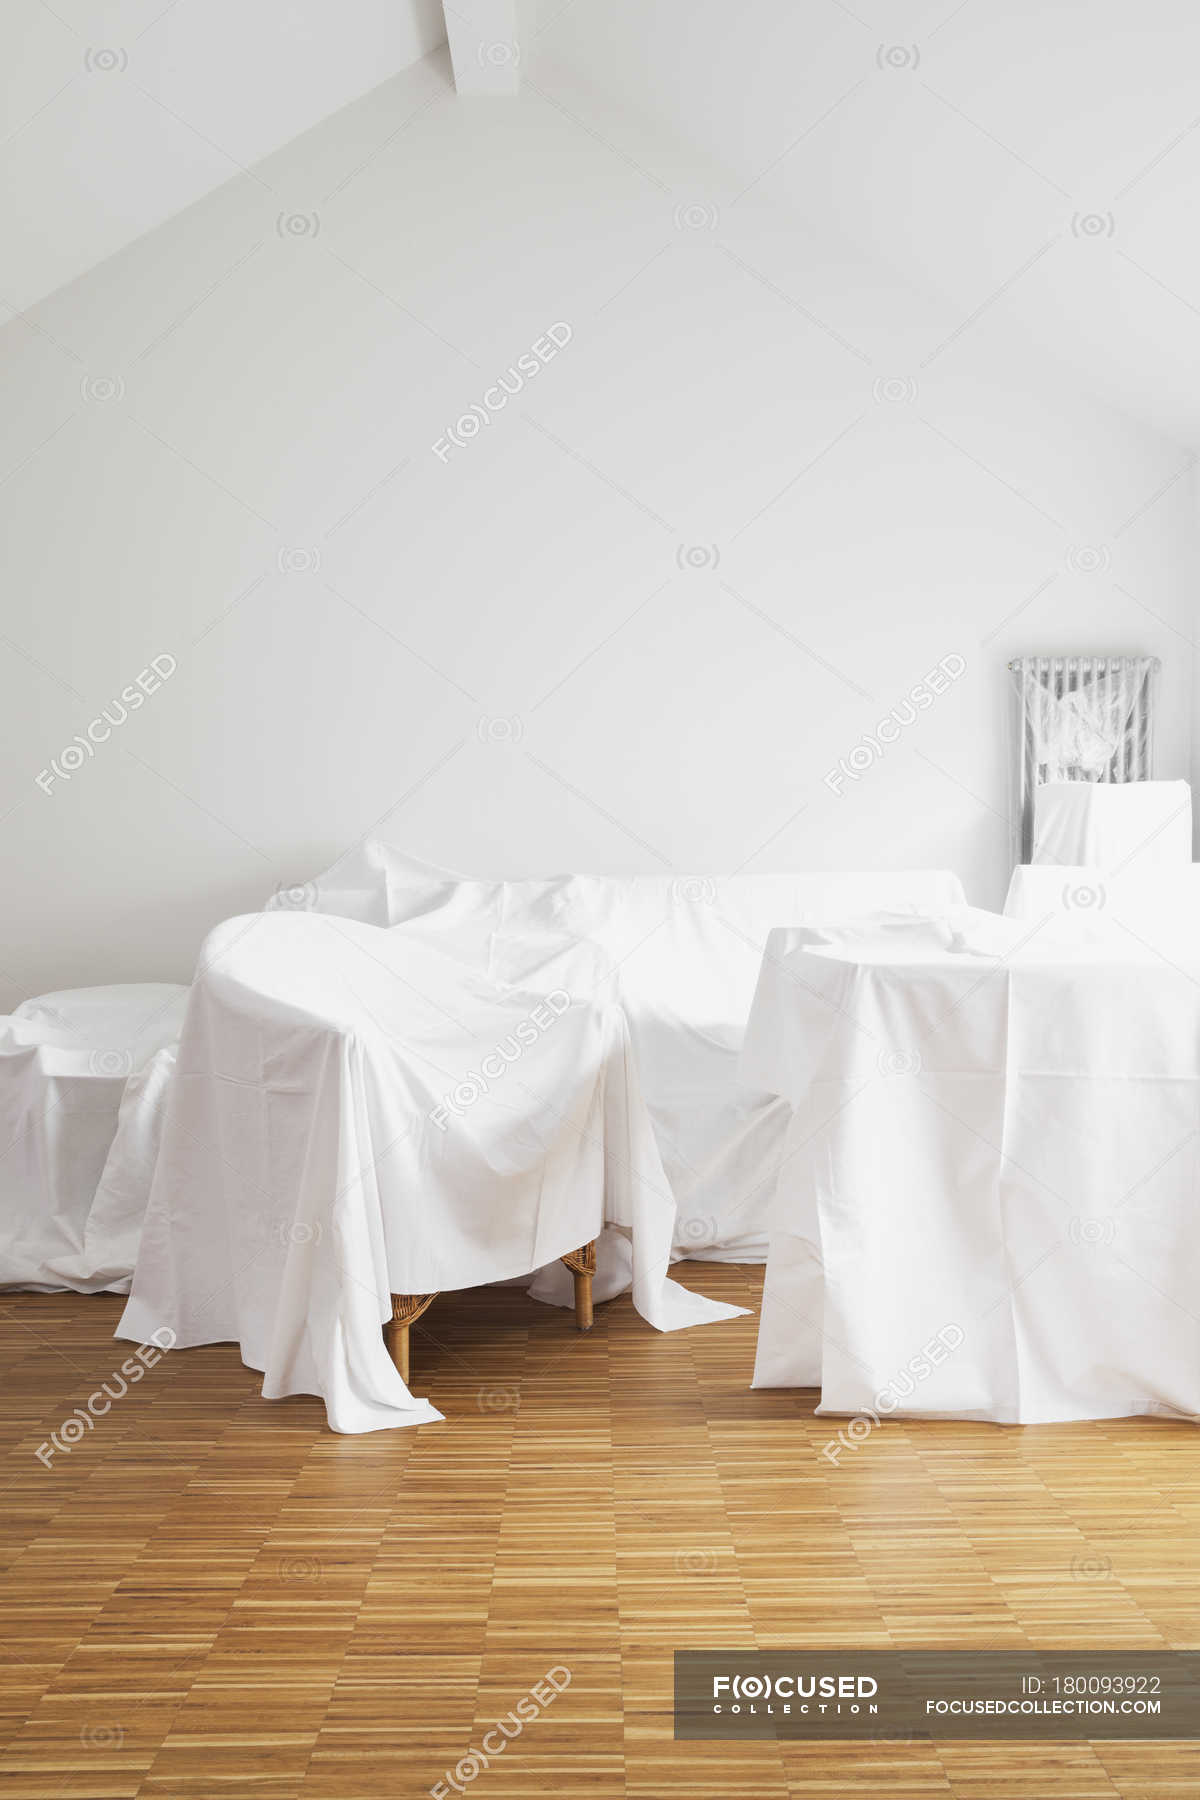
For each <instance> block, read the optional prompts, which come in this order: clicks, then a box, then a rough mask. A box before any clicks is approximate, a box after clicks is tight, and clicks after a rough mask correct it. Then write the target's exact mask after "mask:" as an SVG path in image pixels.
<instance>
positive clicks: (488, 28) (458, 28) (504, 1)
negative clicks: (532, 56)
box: [442, 0, 533, 97]
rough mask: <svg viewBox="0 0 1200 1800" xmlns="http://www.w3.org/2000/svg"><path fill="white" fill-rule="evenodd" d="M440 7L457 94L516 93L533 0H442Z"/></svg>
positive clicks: (487, 94) (519, 85)
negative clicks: (441, 8)
mask: <svg viewBox="0 0 1200 1800" xmlns="http://www.w3.org/2000/svg"><path fill="white" fill-rule="evenodd" d="M442 6H443V10H444V11H445V14H446V41H447V43H448V44H449V45H450V61H451V63H452V65H453V67H454V85H455V87H456V88H457V89H458V91H459V93H460V94H464V95H468V94H469V95H485V96H491V97H495V96H503V95H512V94H516V93H519V92H520V87H521V63H522V60H523V58H524V55H525V53H526V50H527V47H528V45H527V39H528V38H529V37H531V36H532V12H533V3H532V0H442Z"/></svg>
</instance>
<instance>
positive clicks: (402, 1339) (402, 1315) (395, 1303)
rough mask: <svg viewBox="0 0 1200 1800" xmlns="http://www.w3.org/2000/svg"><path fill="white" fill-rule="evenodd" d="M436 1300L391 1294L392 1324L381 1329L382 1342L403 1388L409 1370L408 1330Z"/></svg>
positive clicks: (406, 1383)
mask: <svg viewBox="0 0 1200 1800" xmlns="http://www.w3.org/2000/svg"><path fill="white" fill-rule="evenodd" d="M436 1299H437V1295H436V1294H393V1295H392V1322H391V1324H390V1325H385V1326H384V1328H383V1341H384V1343H385V1344H386V1345H387V1348H388V1355H389V1356H390V1357H391V1359H392V1361H393V1362H394V1363H395V1365H396V1369H397V1372H398V1374H399V1376H400V1379H401V1381H402V1382H403V1383H404V1385H405V1387H407V1386H408V1378H409V1373H410V1369H411V1363H410V1359H409V1347H408V1328H409V1326H410V1325H412V1324H414V1323H415V1321H416V1320H417V1319H419V1318H420V1317H421V1314H422V1313H423V1312H424V1311H425V1310H426V1309H427V1308H428V1307H430V1306H432V1304H433V1302H434V1301H435V1300H436Z"/></svg>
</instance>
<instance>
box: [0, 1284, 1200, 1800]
mask: <svg viewBox="0 0 1200 1800" xmlns="http://www.w3.org/2000/svg"><path fill="white" fill-rule="evenodd" d="M677 1273H679V1274H680V1275H681V1276H682V1278H683V1279H684V1280H686V1281H687V1282H688V1283H689V1285H691V1286H694V1287H697V1288H699V1289H700V1290H701V1291H703V1292H706V1293H709V1294H711V1295H714V1296H716V1297H719V1298H723V1299H729V1300H735V1301H740V1302H743V1303H745V1304H748V1305H751V1306H754V1305H755V1304H756V1301H757V1296H758V1292H759V1288H760V1284H761V1271H759V1270H755V1269H745V1268H736V1267H729V1266H715V1265H688V1266H686V1267H685V1268H684V1269H682V1270H680V1271H677ZM120 1305H121V1302H120V1301H119V1300H116V1299H113V1298H111V1297H100V1298H94V1299H86V1298H80V1297H77V1296H72V1295H66V1296H46V1295H34V1294H20V1295H12V1294H10V1295H5V1296H3V1297H2V1298H0V1340H2V1348H3V1356H4V1365H3V1366H4V1381H3V1390H2V1393H0V1414H2V1419H3V1439H4V1441H3V1446H2V1449H3V1460H2V1463H0V1519H2V1526H3V1557H2V1561H3V1587H2V1589H0V1592H2V1595H3V1612H2V1620H3V1645H2V1650H0V1656H2V1660H3V1663H4V1665H5V1676H4V1687H3V1693H2V1695H0V1707H2V1713H3V1728H4V1743H5V1745H6V1748H5V1749H4V1751H3V1753H2V1754H0V1795H2V1796H6V1797H11V1800H24V1797H25V1796H30V1797H32V1796H38V1797H39V1800H40V1797H43V1796H71V1797H72V1800H108V1797H110V1796H111V1797H112V1800H134V1797H135V1796H138V1797H144V1800H152V1797H154V1800H191V1797H193V1796H194V1797H196V1800H201V1797H202V1800H214V1796H227V1797H229V1800H239V1797H241V1796H245V1797H246V1800H251V1797H253V1800H264V1797H268V1796H269V1797H271V1800H295V1797H297V1796H301V1795H303V1796H304V1797H305V1800H408V1797H409V1796H420V1795H427V1794H428V1793H429V1791H430V1790H431V1789H434V1788H435V1787H436V1786H437V1784H438V1782H439V1781H441V1782H445V1781H446V1774H447V1771H449V1772H450V1773H451V1774H454V1773H455V1771H456V1770H457V1779H458V1781H459V1784H460V1786H461V1787H462V1788H464V1789H465V1790H467V1791H469V1792H471V1793H472V1795H473V1796H475V1797H476V1800H518V1797H520V1800H531V1797H533V1796H536V1797H537V1800H546V1797H547V1796H553V1797H554V1800H574V1797H575V1796H585V1795H586V1796H589V1797H590V1800H610V1797H611V1800H618V1797H619V1796H624V1795H628V1796H630V1797H634V1796H636V1797H637V1800H669V1797H671V1796H678V1797H679V1800H707V1797H708V1796H712V1797H713V1800H717V1797H720V1800H731V1797H732V1800H740V1797H742V1796H745V1797H746V1800H774V1797H775V1796H779V1797H781V1800H782V1797H789V1796H790V1797H792V1800H835V1797H836V1800H842V1797H845V1800H857V1797H859V1796H861V1797H862V1800H876V1797H877V1796H879V1795H880V1794H883V1793H887V1794H888V1795H889V1796H891V1797H894V1800H907V1797H908V1796H922V1797H923V1796H943V1795H945V1796H950V1795H958V1796H962V1797H963V1800H984V1796H1005V1797H1008V1800H1030V1797H1037V1800H1041V1797H1042V1796H1048V1795H1051V1794H1053V1795H1054V1796H1055V1800H1070V1797H1072V1796H1079V1797H1081V1800H1082V1797H1084V1796H1087V1797H1089V1800H1090V1797H1091V1796H1097V1797H1099V1796H1112V1795H1122V1796H1126V1797H1128V1800H1167V1797H1168V1796H1172V1797H1175V1796H1184V1795H1188V1796H1194V1795H1195V1794H1197V1793H1198V1792H1200V1747H1193V1746H1188V1745H1173V1744H1159V1745H1153V1744H1146V1745H1140V1746H1139V1745H1136V1744H1113V1743H1105V1742H1099V1743H1096V1744H1094V1745H1093V1744H1088V1743H1077V1744H1072V1743H1065V1744H1058V1745H1054V1746H1037V1745H1024V1746H1022V1745H1015V1746H1014V1745H1004V1746H1001V1745H995V1744H988V1743H979V1744H957V1745H947V1744H930V1743H921V1742H913V1743H908V1744H897V1743H888V1744H878V1745H867V1746H861V1745H860V1746H854V1745H837V1744H828V1745H821V1746H816V1747H811V1746H796V1745H792V1746H782V1747H777V1746H775V1745H765V1744H764V1745H753V1746H738V1745H731V1744H722V1743H714V1744H685V1743H680V1744H677V1743H675V1742H674V1741H673V1739H672V1735H671V1713H670V1700H671V1654H672V1651H673V1650H674V1649H675V1648H676V1647H687V1646H694V1647H702V1646H713V1647H716V1646H725V1647H737V1648H753V1647H755V1646H759V1647H773V1646H776V1647H783V1646H802V1645H823V1646H862V1647H873V1646H880V1647H885V1646H917V1645H928V1646H934V1647H943V1646H948V1645H961V1646H963V1647H972V1648H985V1647H997V1648H1000V1647H1009V1646H1020V1645H1023V1644H1029V1645H1043V1646H1062V1647H1084V1646H1090V1647H1109V1646H1113V1647H1118V1648H1128V1649H1149V1648H1161V1647H1162V1646H1164V1645H1167V1646H1172V1647H1179V1648H1182V1647H1193V1646H1197V1645H1200V1481H1198V1479H1197V1476H1198V1474H1200V1437H1198V1436H1197V1434H1196V1432H1195V1430H1194V1429H1193V1428H1192V1427H1190V1426H1187V1425H1184V1424H1178V1423H1171V1422H1166V1421H1160V1420H1150V1419H1136V1420H1125V1421H1116V1422H1112V1423H1104V1424H1087V1425H1073V1426H1062V1427H1037V1428H1030V1429H1023V1430H1022V1429H1015V1428H1002V1427H997V1426H988V1425H977V1424H968V1423H954V1424H950V1423H947V1424H929V1423H905V1422H904V1421H894V1422H888V1423H885V1424H884V1425H883V1426H882V1427H880V1428H879V1429H878V1430H876V1431H874V1432H873V1433H872V1434H871V1436H870V1437H869V1438H868V1439H867V1441H866V1442H865V1443H864V1445H863V1446H862V1448H860V1449H859V1450H857V1451H855V1452H854V1453H852V1454H849V1455H847V1456H844V1457H843V1458H842V1459H841V1462H840V1465H839V1466H837V1467H833V1466H832V1465H831V1464H830V1463H829V1462H828V1461H826V1460H825V1459H824V1458H822V1456H821V1454H820V1449H821V1446H822V1445H823V1444H824V1443H826V1442H827V1441H828V1439H829V1437H830V1435H831V1429H832V1428H831V1424H830V1422H829V1421H825V1420H820V1419H817V1418H815V1417H814V1413H813V1407H814V1400H815V1396H813V1395H812V1394H810V1393H769V1394H768V1393H757V1394H756V1393H752V1392H751V1391H750V1388H749V1386H748V1382H749V1378H750V1370H751V1365H752V1361H753V1349H754V1333H755V1326H756V1321H755V1319H754V1318H750V1319H744V1320H738V1321H736V1322H734V1323H731V1324H720V1325H713V1326H709V1327H706V1328H703V1329H698V1330H692V1331H685V1332H679V1333H676V1334H674V1335H672V1336H669V1337H662V1336H659V1335H658V1334H657V1333H655V1332H653V1331H651V1330H650V1329H649V1328H648V1327H647V1326H646V1325H644V1324H643V1323H642V1321H641V1320H639V1319H638V1318H637V1316H636V1314H635V1313H634V1312H633V1310H632V1308H631V1306H630V1304H629V1301H628V1299H621V1300H618V1301H615V1302H613V1303H611V1304H609V1305H607V1306H602V1307H598V1308H597V1314H596V1328H595V1330H594V1331H593V1332H592V1333H591V1334H590V1336H588V1337H581V1336H579V1335H578V1334H577V1333H576V1332H575V1330H574V1328H573V1325H572V1321H571V1316H570V1314H568V1313H559V1312H557V1311H555V1310H552V1309H549V1308H546V1307H542V1306H538V1305H537V1304H536V1303H534V1302H533V1301H530V1300H529V1299H528V1298H527V1297H526V1296H525V1295H524V1294H523V1293H521V1292H520V1291H519V1290H512V1289H490V1290H483V1291H479V1292H474V1293H469V1294H460V1295H449V1296H446V1297H444V1298H443V1299H442V1300H440V1301H439V1302H438V1304H437V1305H436V1306H435V1307H434V1308H433V1310H432V1311H431V1312H430V1313H429V1314H428V1315H427V1316H426V1318H425V1319H423V1320H422V1321H421V1323H420V1325H419V1326H418V1327H416V1328H415V1330H414V1387H415V1389H416V1391H417V1392H418V1393H422V1394H429V1395H430V1397H431V1398H432V1399H433V1400H434V1401H435V1402H436V1404H437V1405H438V1406H439V1407H440V1408H441V1409H443V1410H444V1411H445V1413H446V1415H447V1418H446V1422H445V1423H444V1424H442V1425H435V1426H422V1427H421V1428H420V1429H418V1430H412V1431H395V1432H382V1433H378V1434H376V1435H373V1436H368V1437H359V1438H347V1437H336V1436H334V1434H333V1433H331V1432H330V1431H328V1430H327V1429H326V1426H325V1422H324V1415H323V1411H322V1408H321V1406H320V1404H319V1403H318V1402H317V1401H316V1400H309V1399H293V1400H288V1401H279V1402H273V1403H270V1404H266V1403H264V1402H263V1401H261V1400H259V1399H258V1398H257V1377H256V1376H254V1375H253V1374H252V1373H251V1372H250V1371H248V1370H246V1369H244V1368H243V1367H242V1366H241V1363H240V1361H239V1360H238V1356H237V1353H236V1352H235V1351H234V1350H233V1349H231V1348H228V1347H216V1348H212V1349H204V1350H189V1351H184V1352H176V1353H174V1354H172V1355H170V1356H168V1357H167V1358H166V1359H165V1360H164V1361H163V1362H162V1363H161V1364H159V1365H158V1366H157V1367H156V1368H154V1369H153V1370H151V1371H149V1372H148V1373H147V1375H146V1377H145V1378H144V1380H143V1381H142V1382H141V1383H140V1384H139V1385H138V1386H137V1387H136V1388H134V1389H132V1390H131V1392H130V1394H129V1395H128V1396H127V1397H126V1398H125V1399H124V1400H123V1401H121V1402H120V1403H119V1404H118V1405H116V1406H114V1407H113V1410H112V1411H111V1413H109V1414H108V1415H107V1416H106V1417H104V1418H102V1419H100V1420H98V1421H97V1423H96V1426H95V1429H94V1430H93V1431H90V1432H88V1433H87V1434H86V1436H85V1437H84V1439H83V1441H82V1442H81V1443H80V1444H79V1445H78V1446H77V1447H76V1448H74V1449H73V1450H71V1451H70V1453H69V1454H66V1455H60V1456H56V1457H55V1459H54V1461H53V1464H52V1466H51V1467H50V1468H49V1469H47V1468H45V1467H44V1466H43V1465H42V1463H41V1462H40V1461H39V1460H38V1459H37V1457H36V1456H35V1450H36V1448H37V1446H38V1445H39V1444H40V1443H42V1442H44V1441H45V1440H46V1439H47V1438H48V1435H49V1433H50V1432H51V1431H52V1430H53V1429H55V1427H56V1426H57V1425H58V1424H59V1422H60V1421H61V1420H62V1419H63V1418H64V1417H65V1416H66V1415H67V1414H68V1413H70V1412H71V1411H72V1409H73V1408H74V1407H75V1406H77V1405H78V1404H79V1403H80V1401H81V1400H82V1399H83V1397H84V1396H86V1395H87V1394H88V1393H89V1392H90V1391H92V1390H94V1389H95V1387H96V1386H97V1384H98V1383H99V1381H100V1380H101V1379H103V1378H104V1377H106V1376H108V1375H110V1374H111V1372H112V1371H113V1370H114V1369H115V1368H116V1367H117V1365H118V1364H119V1362H120V1361H121V1358H122V1356H123V1355H124V1354H125V1352H126V1350H127V1349H128V1346H118V1345H115V1344H114V1342H113V1340H112V1335H111V1334H112V1330H113V1327H114V1325H115V1323H116V1320H117V1317H118V1314H119V1311H120ZM555 1668H565V1669H567V1670H569V1671H570V1683H569V1686H566V1687H565V1689H564V1691H563V1692H562V1693H561V1694H560V1695H559V1697H558V1698H557V1699H556V1700H554V1701H553V1703H552V1704H550V1705H548V1706H546V1707H545V1708H544V1709H540V1710H538V1709H535V1710H538V1716H537V1717H536V1719H535V1720H533V1721H532V1722H530V1723H528V1724H527V1725H525V1727H524V1730H523V1732H522V1734H521V1736H520V1737H519V1738H517V1739H516V1740H515V1741H513V1742H512V1743H510V1744H509V1745H508V1747H507V1748H506V1750H505V1751H504V1752H503V1753H502V1754H499V1755H497V1756H495V1757H493V1758H492V1759H491V1762H490V1766H488V1767H487V1768H485V1769H479V1771H478V1773H475V1774H473V1767H474V1765H472V1764H471V1762H470V1761H469V1759H470V1758H471V1757H472V1755H476V1756H477V1755H478V1753H479V1750H480V1745H481V1739H482V1737H483V1734H484V1733H485V1732H487V1731H488V1728H489V1727H490V1726H492V1725H493V1724H494V1722H495V1721H496V1720H497V1719H498V1718H502V1717H507V1716H508V1715H509V1714H510V1713H511V1712H512V1710H513V1709H514V1708H515V1707H516V1705H517V1702H518V1701H519V1700H521V1699H522V1698H523V1697H524V1696H526V1695H527V1694H528V1693H529V1691H530V1690H531V1689H532V1688H533V1686H534V1684H535V1683H538V1682H539V1681H540V1680H541V1679H542V1677H543V1676H544V1675H545V1674H546V1672H547V1671H549V1670H552V1669H555ZM557 1679H558V1681H559V1682H560V1683H561V1682H562V1679H563V1678H562V1676H561V1675H560V1676H558V1677H557ZM543 1691H545V1690H543ZM448 1791H449V1792H450V1793H453V1792H454V1788H453V1786H450V1787H449V1789H448Z"/></svg>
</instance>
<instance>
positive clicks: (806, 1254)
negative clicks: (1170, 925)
mask: <svg viewBox="0 0 1200 1800" xmlns="http://www.w3.org/2000/svg"><path fill="white" fill-rule="evenodd" d="M745 1061H746V1073H747V1079H750V1080H752V1081H754V1082H755V1083H757V1084H760V1085H765V1086H767V1087H770V1088H772V1089H773V1090H774V1091H776V1092H779V1093H783V1094H786V1095H787V1096H788V1097H789V1099H791V1100H792V1102H793V1103H794V1113H793V1116H792V1123H791V1127H790V1132H789V1141H788V1160H787V1161H786V1163H785V1165H784V1168H783V1171H782V1174H781V1178H780V1185H779V1193H778V1196H777V1201H776V1205H777V1213H776V1217H775V1222H774V1226H773V1230H772V1238H771V1251H770V1257H769V1260H768V1266H767V1276H766V1289H765V1295H764V1302H763V1309H762V1316H761V1320H760V1327H759V1341H758V1355H757V1361H756V1367H755V1375H754V1383H755V1385H756V1386H760V1387H772V1386H791V1385H799V1386H814V1385H815V1386H819V1387H820V1389H821V1410H822V1411H823V1412H829V1413H865V1414H867V1415H871V1414H876V1415H879V1416H882V1415H883V1414H885V1413H891V1412H904V1413H911V1414H925V1415H931V1416H944V1417H946V1416H948V1417H960V1418H974V1419H994V1420H999V1421H1004V1422H1021V1423H1037V1422H1044V1421H1049V1420H1067V1419H1086V1418H1110V1417H1124V1416H1127V1415H1132V1414H1138V1413H1150V1412H1165V1413H1171V1414H1178V1415H1181V1416H1187V1417H1194V1416H1197V1415H1200V1228H1198V1226H1197V1213H1196V1192H1197V1178H1198V1175H1200V1167H1198V1147H1200V945H1198V944H1197V940H1196V936H1195V931H1194V928H1189V929H1188V930H1186V931H1184V932H1182V933H1181V934H1180V935H1179V937H1178V938H1177V940H1176V941H1175V942H1174V943H1173V944H1172V946H1171V953H1170V954H1169V955H1168V954H1166V952H1165V950H1164V946H1163V945H1161V944H1159V945H1154V946H1147V945H1143V944H1141V943H1140V942H1138V941H1137V939H1135V938H1134V937H1132V936H1131V935H1130V934H1129V933H1128V932H1126V931H1123V930H1122V929H1121V928H1120V927H1119V926H1117V925H1106V924H1105V923H1104V922H1103V921H1096V920H1090V921H1088V922H1087V924H1086V925H1085V926H1082V927H1081V926H1080V925H1079V924H1078V923H1077V922H1076V921H1074V920H1072V919H1063V918H1059V919H1053V918H1051V919H1042V920H1035V921H1028V920H1025V921H1018V920H1004V919H1000V918H998V917H996V916H994V915H990V914H980V913H966V914H964V915H963V917H962V918H961V919H960V920H958V921H957V923H956V926H952V925H945V924H943V925H937V924H934V923H929V924H918V925H912V924H909V925H907V926H897V927H894V928H892V929H890V930H888V931H882V930H879V929H875V928H871V927H869V926H864V927H863V928H861V929H846V930H843V931H837V932H828V933H825V934H823V937H818V935H817V934H804V933H790V934H789V933H787V932H780V933H777V934H773V935H772V939H771V942H770V944H769V946H768V953H767V956H766V959H765V961H764V965H763V972H762V977H761V980H760V985H759V990H758V994H757V996H756V1000H755V1004H754V1008H753V1011H752V1014H751V1019H750V1026H749V1031H748V1034H747V1044H746V1058H745Z"/></svg>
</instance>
